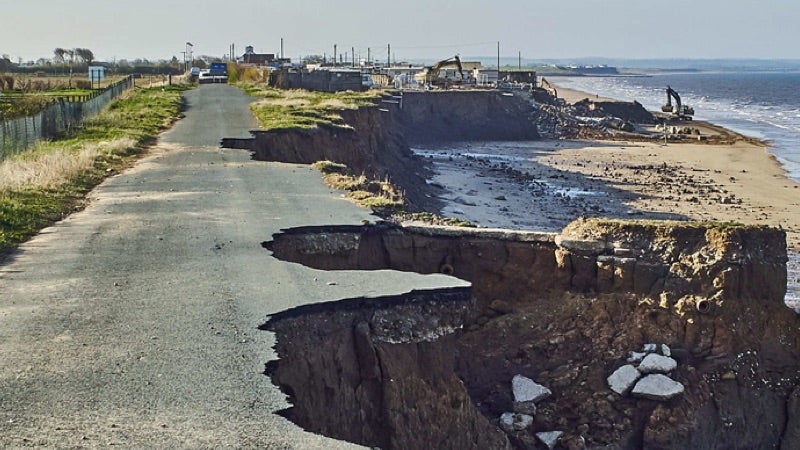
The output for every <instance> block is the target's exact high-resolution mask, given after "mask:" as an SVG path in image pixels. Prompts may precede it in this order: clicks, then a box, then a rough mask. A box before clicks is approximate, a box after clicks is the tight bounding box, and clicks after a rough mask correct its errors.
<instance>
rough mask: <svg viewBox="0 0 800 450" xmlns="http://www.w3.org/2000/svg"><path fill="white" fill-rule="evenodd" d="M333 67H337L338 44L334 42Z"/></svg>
mask: <svg viewBox="0 0 800 450" xmlns="http://www.w3.org/2000/svg"><path fill="white" fill-rule="evenodd" d="M333 67H336V44H333Z"/></svg>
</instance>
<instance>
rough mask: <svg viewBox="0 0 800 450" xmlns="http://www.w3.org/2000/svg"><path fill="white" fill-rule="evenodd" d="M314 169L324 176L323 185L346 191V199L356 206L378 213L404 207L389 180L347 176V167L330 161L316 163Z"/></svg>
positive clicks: (401, 197)
mask: <svg viewBox="0 0 800 450" xmlns="http://www.w3.org/2000/svg"><path fill="white" fill-rule="evenodd" d="M313 166H314V168H316V169H317V170H319V171H320V172H322V173H324V174H325V177H324V179H325V184H327V185H328V186H330V187H332V188H334V189H338V190H341V191H347V198H349V199H351V200H353V201H354V202H356V203H357V204H359V205H361V206H363V207H365V208H372V209H373V210H378V211H398V210H402V209H403V207H404V206H405V198H404V197H403V193H402V192H399V191H398V190H397V189H396V188H395V187H394V186H393V185H392V184H391V183H390V182H389V180H383V181H377V180H370V179H369V178H367V177H366V176H364V175H359V176H354V175H350V174H348V170H347V166H345V165H344V164H339V163H335V162H332V161H317V162H316V163H314V165H313Z"/></svg>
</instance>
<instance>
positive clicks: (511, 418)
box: [500, 412, 533, 433]
mask: <svg viewBox="0 0 800 450" xmlns="http://www.w3.org/2000/svg"><path fill="white" fill-rule="evenodd" d="M531 425H533V417H532V416H529V415H527V414H517V413H512V412H507V413H503V415H501V416H500V428H502V429H503V430H504V431H505V432H507V433H514V432H516V431H522V430H524V429H526V428H528V427H529V426H531Z"/></svg>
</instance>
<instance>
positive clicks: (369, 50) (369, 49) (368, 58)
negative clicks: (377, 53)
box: [367, 47, 372, 66]
mask: <svg viewBox="0 0 800 450" xmlns="http://www.w3.org/2000/svg"><path fill="white" fill-rule="evenodd" d="M371 52H372V49H371V48H369V47H367V65H368V66H369V65H370V63H369V61H370V57H371V56H372V55H371V54H370V53H371Z"/></svg>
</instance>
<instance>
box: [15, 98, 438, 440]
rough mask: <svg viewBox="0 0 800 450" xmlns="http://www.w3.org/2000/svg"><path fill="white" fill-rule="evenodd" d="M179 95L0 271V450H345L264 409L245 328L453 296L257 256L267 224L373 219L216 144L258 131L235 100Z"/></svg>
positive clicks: (307, 177)
mask: <svg viewBox="0 0 800 450" xmlns="http://www.w3.org/2000/svg"><path fill="white" fill-rule="evenodd" d="M186 98H187V101H188V110H187V112H186V118H185V119H183V120H181V121H180V122H178V123H177V124H176V126H175V127H174V128H173V130H171V131H170V132H168V133H166V134H165V135H163V136H162V138H161V140H160V143H159V145H157V146H156V147H155V148H154V149H153V150H152V154H151V155H150V156H148V157H147V158H145V159H143V160H142V161H140V163H139V164H137V165H136V166H135V167H134V168H132V169H131V170H128V171H126V172H125V173H122V174H119V175H117V176H114V177H112V178H110V179H109V180H108V181H107V182H105V183H104V184H102V185H101V186H100V187H98V188H97V189H96V190H95V191H93V192H92V193H91V195H90V199H91V204H90V205H89V206H88V207H87V208H86V209H85V210H84V211H82V212H79V213H76V214H74V215H72V216H70V217H69V218H67V219H66V220H64V221H62V222H61V223H58V224H56V225H55V226H53V227H50V228H48V229H46V230H44V231H43V232H42V233H41V234H40V235H38V236H37V237H35V238H34V239H32V240H31V241H30V242H28V243H26V244H25V245H23V246H22V247H21V248H20V249H19V251H18V252H16V253H15V254H14V255H12V256H11V257H9V258H7V259H6V260H5V261H4V262H3V263H2V264H0V447H5V448H7V447H12V448H13V447H21V446H29V445H47V446H51V447H58V448H62V447H70V448H75V447H86V448H96V447H108V446H111V445H115V446H121V447H123V448H152V447H162V448H163V447H174V448H220V447H238V448H303V449H306V448H339V447H341V448H348V447H351V445H349V444H346V443H342V442H339V441H334V440H330V439H327V438H324V437H321V436H317V435H314V434H312V433H308V432H305V431H303V430H301V429H299V428H298V427H296V426H295V425H293V424H292V423H290V422H288V421H287V420H285V419H283V418H281V417H280V416H278V415H277V414H275V411H278V410H281V409H283V408H286V407H288V406H289V405H288V403H287V402H286V399H285V396H284V395H283V394H282V393H281V392H280V391H279V390H278V389H277V388H276V387H274V386H273V385H272V384H271V383H270V380H269V378H268V377H267V376H265V375H263V370H264V363H265V362H267V361H268V360H271V359H274V357H275V356H274V353H273V351H272V345H273V344H274V336H273V335H272V334H271V333H269V332H266V331H259V330H257V327H258V326H259V325H260V324H262V323H263V322H264V321H265V319H266V316H267V315H268V314H271V313H275V312H277V311H280V310H283V309H286V308H289V307H292V306H296V305H299V304H303V303H309V302H318V301H330V300H336V299H341V298H348V297H355V296H361V295H383V294H397V293H401V292H405V291H408V290H410V289H412V288H424V287H436V286H440V285H442V284H452V283H453V282H452V279H448V278H446V277H442V276H427V277H424V276H420V275H414V274H402V273H396V272H387V271H382V272H372V273H369V272H321V271H315V270H311V269H308V268H305V267H302V266H299V265H297V264H291V263H284V262H280V261H277V260H276V259H274V258H272V257H271V256H270V255H269V253H268V252H267V251H266V250H264V249H263V248H262V247H261V245H260V243H261V242H262V241H265V240H269V239H270V237H271V235H272V233H276V232H278V231H279V230H280V229H282V228H288V227H293V226H301V225H324V224H359V223H361V221H362V220H375V218H374V217H372V216H370V215H369V214H368V213H367V211H366V210H364V209H361V208H359V207H357V206H355V205H353V204H351V203H350V202H348V201H346V200H344V199H342V198H341V196H340V195H339V193H337V192H334V191H331V190H330V189H328V188H326V187H325V186H324V185H323V184H322V182H321V179H320V175H319V173H318V172H316V171H314V170H313V169H311V168H309V167H307V166H298V165H286V164H276V163H266V162H257V161H251V160H250V158H249V154H248V153H247V152H245V151H241V150H223V149H219V148H218V142H219V140H220V139H221V138H222V137H236V136H240V137H244V136H248V134H247V130H248V129H251V128H253V127H255V126H256V124H255V122H254V120H253V118H252V116H251V114H250V112H249V109H248V104H249V102H250V101H251V99H250V98H248V97H246V96H245V95H244V94H242V93H241V91H239V90H238V89H236V88H233V87H230V86H222V85H206V86H202V87H200V88H198V89H195V90H192V91H189V92H187V93H186Z"/></svg>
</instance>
